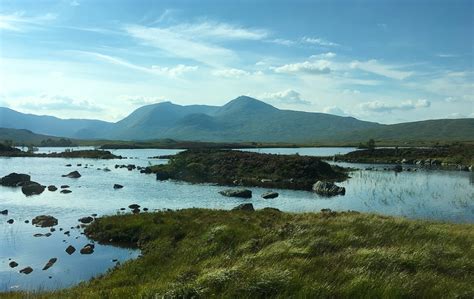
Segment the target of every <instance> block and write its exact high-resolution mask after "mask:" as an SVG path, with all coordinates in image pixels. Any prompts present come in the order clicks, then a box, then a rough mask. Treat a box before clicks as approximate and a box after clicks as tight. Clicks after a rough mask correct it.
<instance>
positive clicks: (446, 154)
mask: <svg viewBox="0 0 474 299" xmlns="http://www.w3.org/2000/svg"><path fill="white" fill-rule="evenodd" d="M334 160H335V161H343V162H351V163H375V164H407V165H419V166H425V167H426V166H429V167H439V168H446V169H460V170H469V167H472V165H474V144H469V143H465V144H462V143H455V144H451V145H443V146H433V147H407V148H404V147H394V148H375V147H372V148H371V147H369V148H366V149H361V150H357V151H353V152H350V153H347V154H345V155H336V156H334Z"/></svg>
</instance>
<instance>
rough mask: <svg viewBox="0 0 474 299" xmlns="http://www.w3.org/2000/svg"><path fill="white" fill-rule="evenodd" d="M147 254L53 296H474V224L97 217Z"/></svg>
mask: <svg viewBox="0 0 474 299" xmlns="http://www.w3.org/2000/svg"><path fill="white" fill-rule="evenodd" d="M86 233H87V234H88V235H89V236H91V237H92V238H94V239H96V240H99V241H109V240H110V239H113V241H114V242H117V243H120V244H124V243H125V244H128V246H133V247H136V246H139V247H140V248H141V249H142V252H143V256H142V257H140V258H138V259H137V260H132V261H129V262H126V263H124V264H123V265H121V266H119V267H117V268H115V269H113V270H111V271H109V272H108V273H106V274H104V275H103V276H100V277H98V278H96V279H93V280H92V281H90V282H87V283H83V284H80V285H79V286H76V287H73V288H71V289H66V290H62V291H56V292H46V293H22V292H19V293H7V294H3V297H7V298H16V297H25V296H31V297H44V298H50V297H55V298H61V297H68V298H229V297H237V298H266V297H275V298H335V297H336V298H337V297H341V298H472V297H473V296H474V250H473V245H474V226H473V225H472V224H448V223H440V222H428V221H414V220H406V219H402V218H393V217H385V216H377V215H371V214H359V213H356V212H345V213H334V212H325V213H305V214H291V213H282V212H279V211H275V210H272V209H263V210H259V211H255V212H244V211H219V210H206V209H186V210H179V211H162V212H157V213H144V214H139V215H118V216H109V217H105V218H102V219H99V220H97V221H96V222H95V223H93V224H92V225H91V226H89V227H88V228H87V229H86Z"/></svg>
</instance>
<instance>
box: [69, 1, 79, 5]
mask: <svg viewBox="0 0 474 299" xmlns="http://www.w3.org/2000/svg"><path fill="white" fill-rule="evenodd" d="M69 5H71V6H79V5H81V3H79V1H76V0H73V1H71V2H70V3H69Z"/></svg>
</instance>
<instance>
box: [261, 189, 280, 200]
mask: <svg viewBox="0 0 474 299" xmlns="http://www.w3.org/2000/svg"><path fill="white" fill-rule="evenodd" d="M278 195H279V194H278V192H273V191H268V192H265V193H263V194H262V198H265V199H270V198H276V197H278Z"/></svg>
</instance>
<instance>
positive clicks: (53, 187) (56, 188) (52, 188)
mask: <svg viewBox="0 0 474 299" xmlns="http://www.w3.org/2000/svg"><path fill="white" fill-rule="evenodd" d="M48 190H49V191H51V192H54V191H56V190H58V187H56V186H54V185H49V186H48Z"/></svg>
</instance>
